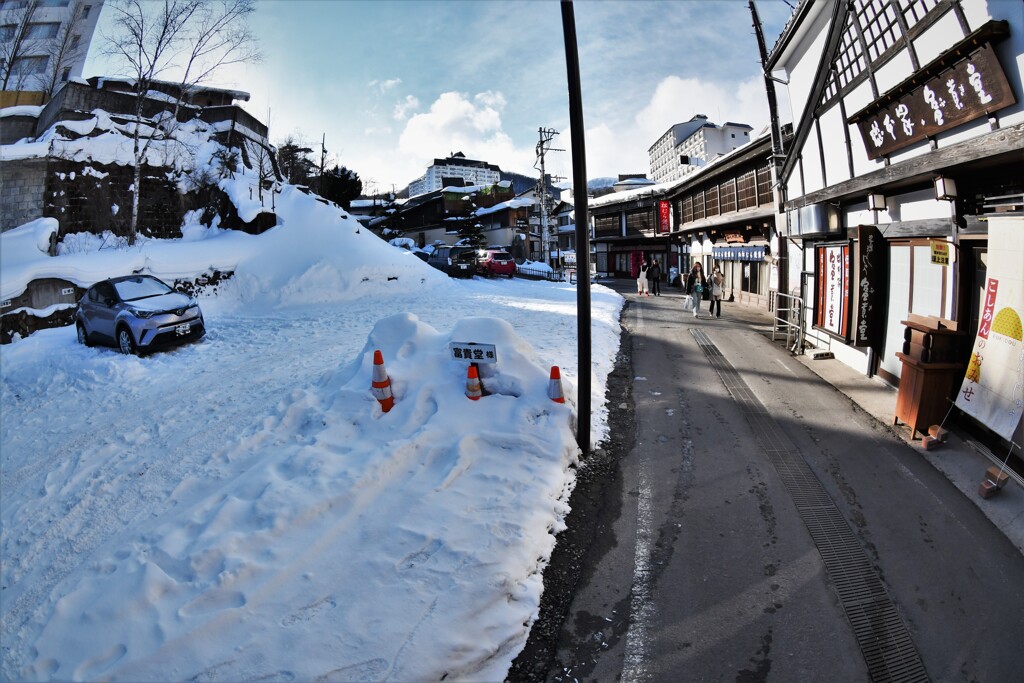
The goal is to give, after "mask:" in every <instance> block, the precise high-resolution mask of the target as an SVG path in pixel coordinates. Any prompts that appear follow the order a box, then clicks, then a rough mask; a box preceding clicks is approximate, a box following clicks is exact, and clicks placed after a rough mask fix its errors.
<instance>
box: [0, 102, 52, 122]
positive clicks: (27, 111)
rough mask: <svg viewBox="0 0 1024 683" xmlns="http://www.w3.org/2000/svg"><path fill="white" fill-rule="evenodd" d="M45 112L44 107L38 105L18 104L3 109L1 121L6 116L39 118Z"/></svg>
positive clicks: (0, 116)
mask: <svg viewBox="0 0 1024 683" xmlns="http://www.w3.org/2000/svg"><path fill="white" fill-rule="evenodd" d="M42 111H43V108H42V106H40V105H36V104H18V105H15V106H13V107H3V108H2V109H0V119H2V118H4V117H5V116H34V117H36V118H39V114H40V113H41V112H42Z"/></svg>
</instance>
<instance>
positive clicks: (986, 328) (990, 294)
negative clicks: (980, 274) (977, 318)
mask: <svg viewBox="0 0 1024 683" xmlns="http://www.w3.org/2000/svg"><path fill="white" fill-rule="evenodd" d="M998 292H999V280H996V279H995V278H991V277H990V278H989V279H988V284H987V285H985V305H984V307H983V310H982V313H981V322H980V323H979V324H978V337H979V338H981V339H988V333H989V332H990V331H991V330H992V318H993V312H994V311H995V309H996V294H997V293H998Z"/></svg>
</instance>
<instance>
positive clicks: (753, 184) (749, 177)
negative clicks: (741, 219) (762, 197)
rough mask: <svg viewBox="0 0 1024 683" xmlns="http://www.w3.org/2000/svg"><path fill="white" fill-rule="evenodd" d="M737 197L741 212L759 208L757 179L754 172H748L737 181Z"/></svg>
mask: <svg viewBox="0 0 1024 683" xmlns="http://www.w3.org/2000/svg"><path fill="white" fill-rule="evenodd" d="M736 195H737V203H738V208H739V209H740V210H741V211H742V210H743V209H751V208H754V207H755V206H757V179H756V177H755V175H754V171H748V172H747V173H744V174H743V175H741V176H740V177H739V178H738V179H737V181H736Z"/></svg>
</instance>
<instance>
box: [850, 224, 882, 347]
mask: <svg viewBox="0 0 1024 683" xmlns="http://www.w3.org/2000/svg"><path fill="white" fill-rule="evenodd" d="M857 263H858V265H859V266H860V276H859V280H858V282H857V329H856V330H855V335H856V336H855V339H856V344H857V346H870V347H872V348H874V349H875V350H876V351H879V352H881V349H882V343H883V341H884V338H885V307H886V303H887V298H888V296H887V295H888V289H887V285H888V282H889V243H888V242H887V241H886V240H885V237H883V236H882V232H881V231H880V230H879V229H878V228H877V227H876V226H874V225H861V226H858V227H857Z"/></svg>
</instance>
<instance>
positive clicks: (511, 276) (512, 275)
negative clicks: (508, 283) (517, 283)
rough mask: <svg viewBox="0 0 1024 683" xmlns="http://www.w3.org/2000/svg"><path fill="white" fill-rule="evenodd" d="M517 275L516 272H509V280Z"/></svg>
mask: <svg viewBox="0 0 1024 683" xmlns="http://www.w3.org/2000/svg"><path fill="white" fill-rule="evenodd" d="M515 276H516V274H515V273H509V274H508V279H509V280H511V279H512V278H514V277H515Z"/></svg>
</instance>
